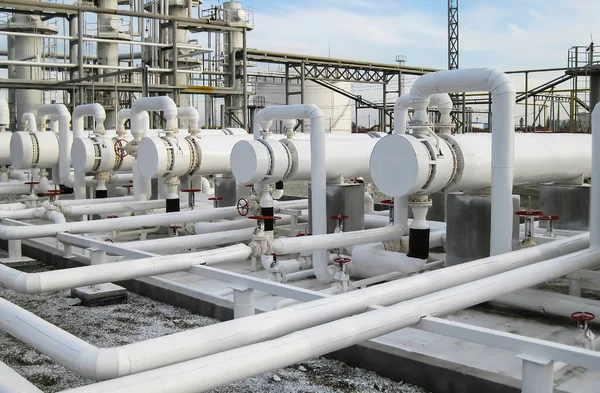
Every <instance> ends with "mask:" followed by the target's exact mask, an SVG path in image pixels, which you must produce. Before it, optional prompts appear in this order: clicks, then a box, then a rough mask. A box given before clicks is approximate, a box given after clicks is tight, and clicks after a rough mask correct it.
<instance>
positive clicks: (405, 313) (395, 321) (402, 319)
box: [69, 249, 600, 393]
mask: <svg viewBox="0 0 600 393" xmlns="http://www.w3.org/2000/svg"><path fill="white" fill-rule="evenodd" d="M502 256H503V257H505V256H506V254H504V255H502ZM599 261H600V251H598V250H597V249H586V250H583V251H579V252H576V253H573V254H569V255H563V256H561V257H558V258H554V259H550V260H547V261H544V262H538V263H535V264H533V265H530V266H525V267H521V268H518V269H514V270H511V271H508V272H505V273H501V274H496V275H491V276H489V277H486V278H482V279H479V280H476V281H473V282H468V283H465V284H462V285H458V286H455V287H450V288H448V289H445V290H442V291H438V292H434V293H431V294H429V295H426V296H422V297H418V298H415V299H412V300H408V301H405V302H402V303H399V304H396V305H393V306H391V307H387V308H381V309H377V310H374V311H370V312H367V313H363V314H359V315H354V316H351V317H346V318H342V319H339V320H336V321H333V322H330V323H326V324H322V325H318V326H315V327H312V328H308V329H305V330H298V329H299V328H297V329H296V331H295V332H294V333H291V334H288V335H286V336H283V337H280V338H277V339H274V340H270V341H265V342H260V343H257V344H253V345H248V346H245V347H240V348H236V349H232V350H229V351H224V352H220V353H217V354H214V355H211V356H206V357H203V358H198V359H195V360H190V361H187V362H183V363H179V364H174V365H171V366H167V367H163V368H160V369H156V370H151V371H146V372H143V373H140V374H137V375H132V376H127V377H123V378H118V379H115V380H113V381H106V382H100V383H97V384H95V385H90V386H85V387H81V388H75V389H72V390H69V393H104V392H111V393H125V392H127V393H135V392H144V393H165V391H166V390H165V387H167V386H168V389H169V390H170V391H177V392H178V393H197V392H205V391H208V390H210V389H213V388H217V387H219V386H223V385H227V384H229V383H233V382H236V381H239V380H242V379H244V378H248V377H252V376H255V375H258V374H261V373H264V372H268V371H271V370H274V369H277V368H281V367H285V366H289V365H291V364H294V363H298V362H301V361H305V360H307V359H310V358H313V357H315V356H321V355H325V354H327V353H330V352H333V351H336V350H339V349H342V348H346V347H349V346H351V345H355V344H360V343H363V342H365V341H367V340H370V339H373V338H375V337H379V336H381V335H384V334H387V333H390V332H393V331H395V330H398V329H402V328H404V327H408V326H411V325H414V324H416V323H418V322H419V321H420V320H421V318H423V317H425V316H430V315H436V316H438V315H444V314H447V313H451V312H454V311H457V310H461V309H464V308H467V307H471V306H474V305H476V304H478V303H481V302H483V301H486V300H490V299H493V298H495V297H498V296H500V295H504V294H507V293H510V292H512V291H515V290H518V289H521V288H523V287H529V286H532V285H536V284H539V283H542V282H544V281H547V280H550V279H553V278H556V277H560V276H562V275H566V274H569V273H570V272H572V271H574V270H579V269H582V268H586V267H590V266H592V265H594V264H597V263H598V262H599ZM402 281H404V280H402ZM356 293H360V291H357V292H356ZM336 297H340V296H335V297H334V298H336ZM327 300H329V299H327ZM320 301H322V300H319V301H313V302H309V303H308V304H314V303H317V302H320ZM284 310H285V309H284ZM249 318H250V317H246V318H243V319H241V320H243V321H244V322H247V320H248V319H249ZM224 370H226V372H224Z"/></svg>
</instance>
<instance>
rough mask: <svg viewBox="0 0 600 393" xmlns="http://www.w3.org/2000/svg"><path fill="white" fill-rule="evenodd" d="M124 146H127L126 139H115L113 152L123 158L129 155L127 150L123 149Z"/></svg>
mask: <svg viewBox="0 0 600 393" xmlns="http://www.w3.org/2000/svg"><path fill="white" fill-rule="evenodd" d="M125 146H127V139H117V140H115V145H114V150H115V154H116V155H117V156H119V157H120V158H125V157H127V156H128V155H129V153H127V150H125Z"/></svg>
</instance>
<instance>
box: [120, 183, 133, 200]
mask: <svg viewBox="0 0 600 393" xmlns="http://www.w3.org/2000/svg"><path fill="white" fill-rule="evenodd" d="M122 187H123V188H125V189H126V190H127V196H129V195H131V189H132V188H133V180H130V181H129V184H125V185H124V186H122Z"/></svg>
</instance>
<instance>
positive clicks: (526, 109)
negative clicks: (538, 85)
mask: <svg viewBox="0 0 600 393" xmlns="http://www.w3.org/2000/svg"><path fill="white" fill-rule="evenodd" d="M528 93H529V72H526V73H525V132H529V127H528V126H529V122H528V120H529V118H528V116H527V115H528V113H527V111H528V108H529V97H527V94H528Z"/></svg>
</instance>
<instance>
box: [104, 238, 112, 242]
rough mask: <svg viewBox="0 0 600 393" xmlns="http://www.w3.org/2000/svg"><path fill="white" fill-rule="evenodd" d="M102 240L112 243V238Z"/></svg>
mask: <svg viewBox="0 0 600 393" xmlns="http://www.w3.org/2000/svg"><path fill="white" fill-rule="evenodd" d="M104 242H106V243H114V242H113V240H112V239H104Z"/></svg>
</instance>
